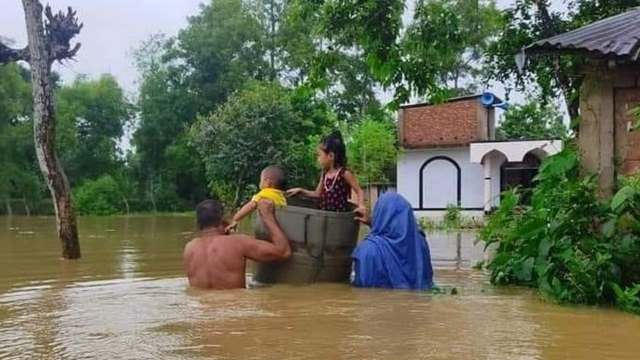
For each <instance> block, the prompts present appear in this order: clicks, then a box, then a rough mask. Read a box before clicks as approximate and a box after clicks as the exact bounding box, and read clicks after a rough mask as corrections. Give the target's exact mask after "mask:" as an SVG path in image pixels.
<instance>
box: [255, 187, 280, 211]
mask: <svg viewBox="0 0 640 360" xmlns="http://www.w3.org/2000/svg"><path fill="white" fill-rule="evenodd" d="M262 199H267V200H271V201H273V204H274V205H275V206H276V207H279V208H282V207H285V206H287V198H286V196H285V195H284V191H282V190H278V189H274V188H266V189H262V190H260V192H259V193H257V194H255V195H254V196H253V198H251V201H255V202H258V201H260V200H262Z"/></svg>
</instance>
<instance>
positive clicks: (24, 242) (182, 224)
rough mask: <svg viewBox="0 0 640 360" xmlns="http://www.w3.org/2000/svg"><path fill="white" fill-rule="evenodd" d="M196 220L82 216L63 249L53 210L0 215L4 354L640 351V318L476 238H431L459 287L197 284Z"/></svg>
mask: <svg viewBox="0 0 640 360" xmlns="http://www.w3.org/2000/svg"><path fill="white" fill-rule="evenodd" d="M192 229H193V220H192V218H190V217H156V218H154V217H132V218H124V217H120V218H82V219H80V232H81V237H82V240H81V241H82V250H83V256H84V257H83V259H82V260H80V261H74V262H68V261H61V260H60V259H59V244H58V242H57V240H56V237H55V224H54V222H53V219H52V218H20V217H14V218H3V217H0V359H85V358H87V359H89V358H98V359H198V358H202V359H638V358H639V356H640V355H638V354H640V316H633V315H629V314H625V313H622V312H618V311H615V310H607V309H594V308H585V307H566V306H558V305H554V304H551V303H547V302H544V301H541V300H540V299H539V298H538V297H537V296H536V295H535V294H534V293H533V292H532V291H531V290H528V289H517V288H496V287H493V286H491V285H490V284H489V283H488V280H487V277H486V275H485V274H483V273H482V272H479V271H476V270H471V265H472V264H473V262H474V261H477V260H481V259H482V258H483V253H482V249H481V248H480V247H478V246H474V245H473V234H462V235H459V236H458V235H457V234H451V235H437V234H436V235H432V236H430V239H429V242H430V245H431V248H432V253H433V257H434V259H435V261H434V262H435V265H436V282H437V284H438V285H439V286H440V287H442V288H443V289H445V290H447V292H450V290H451V289H452V288H453V287H455V288H456V289H457V290H458V294H457V295H450V294H447V295H445V294H428V293H413V292H403V291H380V290H359V289H353V288H350V287H349V286H346V285H339V284H322V285H313V286H299V287H291V286H274V287H269V288H260V289H251V290H235V291H224V292H206V291H197V290H193V289H189V288H188V286H187V282H186V280H185V278H184V276H183V271H182V264H181V252H182V247H183V246H184V244H185V242H186V240H187V239H188V238H189V236H190V234H189V232H190V231H191V230H192Z"/></svg>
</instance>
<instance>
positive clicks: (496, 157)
mask: <svg viewBox="0 0 640 360" xmlns="http://www.w3.org/2000/svg"><path fill="white" fill-rule="evenodd" d="M489 156H492V159H491V206H492V207H498V206H499V205H500V167H501V166H502V164H504V162H505V161H507V159H506V158H505V157H504V155H502V154H492V155H489Z"/></svg>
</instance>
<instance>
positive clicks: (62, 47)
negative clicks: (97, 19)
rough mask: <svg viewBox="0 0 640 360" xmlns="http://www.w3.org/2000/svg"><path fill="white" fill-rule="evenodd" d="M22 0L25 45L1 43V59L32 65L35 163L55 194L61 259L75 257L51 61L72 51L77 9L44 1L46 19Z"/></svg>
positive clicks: (32, 0)
mask: <svg viewBox="0 0 640 360" xmlns="http://www.w3.org/2000/svg"><path fill="white" fill-rule="evenodd" d="M22 5H23V7H24V12H25V19H26V24H27V36H28V39H29V45H28V46H27V47H26V48H24V49H12V48H9V47H8V46H6V45H4V44H0V63H7V62H15V61H20V60H22V61H27V62H29V64H30V65H31V78H32V87H33V91H32V95H33V119H34V121H33V127H34V137H35V144H36V154H37V157H38V164H39V166H40V170H41V171H42V174H43V175H44V177H45V181H46V183H47V186H48V187H49V191H50V192H51V196H52V197H53V200H54V207H55V211H56V219H57V228H58V237H59V238H60V241H61V242H62V256H63V257H64V258H66V259H77V258H80V243H79V241H78V228H77V224H76V217H75V214H74V211H73V206H72V203H71V193H70V189H69V181H68V180H67V177H66V175H65V173H64V170H63V169H62V166H61V164H60V161H59V160H58V156H57V154H56V147H55V139H56V137H55V124H56V115H55V109H54V94H53V88H52V84H51V65H52V64H53V62H55V61H62V60H64V59H70V58H73V57H74V56H75V54H76V53H77V52H78V50H79V49H80V44H76V45H75V46H74V47H71V45H70V42H71V39H73V37H75V36H76V35H77V34H78V33H80V30H81V29H82V24H79V23H78V19H77V18H76V13H75V12H74V11H73V10H72V9H71V8H69V9H68V10H67V12H66V13H64V12H60V13H58V14H55V15H54V14H53V13H52V11H51V8H50V7H49V6H47V7H46V10H45V15H46V22H43V17H42V10H43V7H42V4H40V2H39V1H38V0H22Z"/></svg>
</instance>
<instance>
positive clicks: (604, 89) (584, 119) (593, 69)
mask: <svg viewBox="0 0 640 360" xmlns="http://www.w3.org/2000/svg"><path fill="white" fill-rule="evenodd" d="M580 115H581V119H580V132H579V139H578V144H579V146H580V153H581V155H582V166H583V168H584V171H585V172H586V173H588V174H596V175H597V176H598V189H599V195H600V197H601V198H608V197H610V196H611V195H612V194H613V189H614V185H615V138H614V137H615V124H614V89H613V81H612V78H611V72H610V71H609V69H608V68H607V67H606V64H603V63H592V64H591V65H590V67H589V69H588V71H587V72H586V74H585V78H584V82H583V84H582V89H581V94H580Z"/></svg>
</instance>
